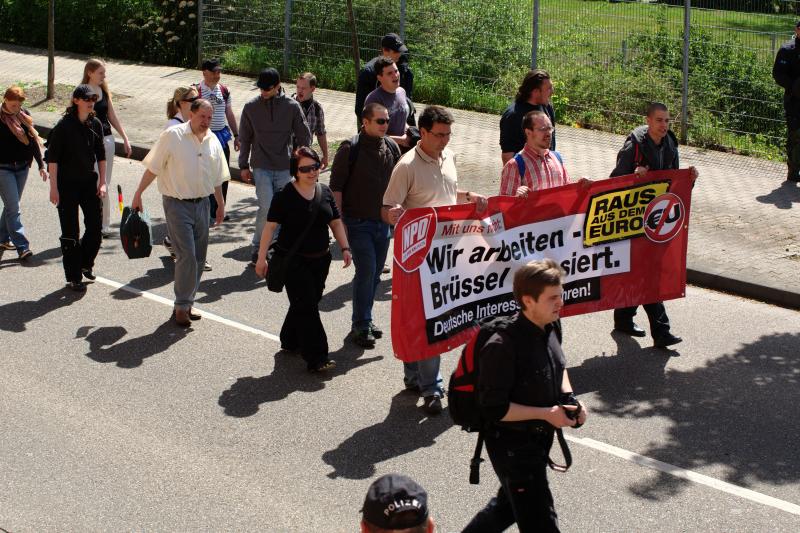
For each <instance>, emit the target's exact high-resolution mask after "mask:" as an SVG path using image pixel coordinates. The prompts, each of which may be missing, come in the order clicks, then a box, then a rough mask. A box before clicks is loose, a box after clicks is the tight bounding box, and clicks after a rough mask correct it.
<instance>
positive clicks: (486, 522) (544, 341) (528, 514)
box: [464, 259, 586, 533]
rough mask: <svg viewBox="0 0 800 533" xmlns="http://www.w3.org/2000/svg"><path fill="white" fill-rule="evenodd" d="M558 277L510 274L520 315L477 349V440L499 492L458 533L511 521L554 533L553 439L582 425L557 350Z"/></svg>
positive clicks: (541, 265)
mask: <svg viewBox="0 0 800 533" xmlns="http://www.w3.org/2000/svg"><path fill="white" fill-rule="evenodd" d="M563 275H564V274H563V271H562V270H561V268H560V267H559V266H558V264H557V263H556V262H555V261H553V260H552V259H545V260H542V261H532V262H530V263H528V264H527V265H525V266H523V267H521V268H520V269H519V270H517V272H516V273H515V274H514V298H515V299H516V300H517V303H518V304H519V305H520V308H521V311H520V313H519V314H517V315H516V316H515V317H514V318H513V319H512V323H511V324H510V325H509V326H508V327H507V328H504V329H503V330H502V331H498V332H497V333H495V334H494V335H492V336H491V337H490V338H489V340H488V341H487V343H486V344H485V345H484V346H483V348H482V349H481V350H480V354H479V356H478V357H479V368H480V373H479V377H478V402H479V405H480V409H481V414H482V415H483V418H484V420H486V421H488V422H489V427H488V428H486V429H485V430H484V432H483V434H484V437H485V443H486V449H487V451H488V452H489V459H490V460H491V462H492V466H493V467H494V471H495V473H497V477H498V478H500V489H499V490H498V491H497V497H495V498H492V499H491V500H490V501H489V504H488V505H487V506H486V507H485V508H484V509H482V510H481V511H480V512H479V513H478V514H477V515H475V517H474V518H473V519H472V521H471V522H470V523H469V525H467V527H466V528H465V529H464V532H467V533H477V532H480V533H491V532H495V531H497V532H499V531H504V530H505V529H507V528H508V527H509V526H511V525H512V524H513V523H515V522H516V524H517V527H518V528H519V531H520V532H521V533H526V532H530V531H536V532H557V531H558V521H557V516H556V512H555V508H554V506H553V496H552V494H551V493H550V487H549V486H548V483H547V474H546V469H547V466H548V463H549V460H548V455H549V452H550V448H551V446H552V444H553V435H554V433H555V431H556V428H559V429H560V428H563V427H567V426H571V427H579V426H581V425H583V423H584V422H586V410H585V409H584V408H583V406H582V405H580V404H579V403H578V402H577V401H576V400H575V397H574V395H573V394H572V385H571V384H570V381H569V376H568V374H567V368H566V360H565V358H564V353H563V352H562V350H561V339H560V325H559V322H558V315H559V312H560V311H561V308H562V307H563V306H564V301H563V300H562V297H561V290H562V289H561V283H562V281H563ZM565 397H566V398H565ZM570 403H572V404H573V405H569V404H570Z"/></svg>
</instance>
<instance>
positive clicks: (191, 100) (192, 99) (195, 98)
mask: <svg viewBox="0 0 800 533" xmlns="http://www.w3.org/2000/svg"><path fill="white" fill-rule="evenodd" d="M199 99H200V97H199V96H193V97H191V98H183V99H182V100H181V102H195V101H197V100H199Z"/></svg>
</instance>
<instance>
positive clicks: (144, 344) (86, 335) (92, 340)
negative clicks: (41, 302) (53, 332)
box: [75, 318, 191, 368]
mask: <svg viewBox="0 0 800 533" xmlns="http://www.w3.org/2000/svg"><path fill="white" fill-rule="evenodd" d="M190 331H191V329H189V328H181V327H178V326H176V325H175V324H174V323H173V321H172V319H171V318H170V319H168V320H167V321H166V322H164V323H162V324H160V325H159V326H158V327H157V328H156V329H155V330H154V331H153V332H152V333H148V334H147V335H142V336H139V337H134V338H131V339H128V340H126V341H123V342H120V341H121V340H122V339H123V338H124V337H125V335H127V334H128V330H127V329H125V328H124V327H122V326H103V327H99V328H96V329H95V328H94V326H82V327H80V328H79V329H78V331H77V332H76V333H75V338H76V339H81V338H83V339H85V340H86V341H87V342H88V343H89V352H88V353H87V354H86V357H88V358H89V359H91V360H92V361H95V362H98V363H116V365H117V366H118V367H119V368H137V367H139V366H141V365H142V363H143V362H144V360H145V359H147V358H149V357H153V356H154V355H158V354H160V353H164V352H166V351H167V350H168V349H169V348H170V347H172V346H173V345H174V344H176V343H178V342H180V341H181V340H182V339H184V338H185V337H186V335H188V334H189V332H190Z"/></svg>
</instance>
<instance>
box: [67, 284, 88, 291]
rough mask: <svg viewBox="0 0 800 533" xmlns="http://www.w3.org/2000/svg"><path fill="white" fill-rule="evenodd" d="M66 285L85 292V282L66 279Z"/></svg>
mask: <svg viewBox="0 0 800 533" xmlns="http://www.w3.org/2000/svg"><path fill="white" fill-rule="evenodd" d="M67 287H69V288H70V289H72V290H73V291H75V292H86V284H85V283H84V282H82V281H68V282H67Z"/></svg>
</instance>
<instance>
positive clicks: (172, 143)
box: [131, 99, 230, 327]
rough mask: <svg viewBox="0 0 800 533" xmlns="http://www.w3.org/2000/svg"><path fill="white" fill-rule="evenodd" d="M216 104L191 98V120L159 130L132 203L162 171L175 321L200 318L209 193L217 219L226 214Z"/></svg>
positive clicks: (188, 322)
mask: <svg viewBox="0 0 800 533" xmlns="http://www.w3.org/2000/svg"><path fill="white" fill-rule="evenodd" d="M212 114H213V108H212V106H211V103H210V102H209V101H208V100H204V99H199V100H195V101H194V102H192V107H191V111H190V112H189V121H188V122H186V123H185V124H181V125H180V126H174V127H172V128H169V129H167V130H165V131H164V132H162V133H161V136H160V137H159V138H158V141H156V144H155V145H154V146H153V149H152V150H150V153H148V154H147V157H145V158H144V164H145V166H146V167H147V168H146V170H145V171H144V174H143V175H142V179H141V181H140V182H139V187H138V188H137V189H136V193H135V194H134V195H133V201H132V202H131V208H132V209H136V210H139V211H141V210H142V193H143V192H144V190H145V189H147V187H148V186H149V185H150V184H151V183H152V182H153V180H154V179H156V177H158V190H159V192H160V193H161V194H162V196H163V204H164V217H165V218H166V219H167V231H168V232H169V236H170V237H171V239H172V246H173V248H174V251H175V315H174V318H175V323H176V324H178V325H179V326H182V327H187V326H189V325H191V320H199V319H200V315H199V314H196V313H194V312H192V304H193V303H194V297H195V294H196V293H197V287H198V285H199V284H200V276H201V275H202V274H203V264H204V263H205V260H206V250H207V249H208V220H209V218H210V216H211V213H210V206H209V199H208V197H209V196H210V195H211V194H213V195H214V197H215V198H216V200H217V209H216V213H215V219H216V223H217V224H220V223H221V222H222V219H223V217H224V216H225V202H224V201H223V200H222V184H223V183H224V182H226V181H228V180H229V179H230V171H229V170H228V164H227V162H226V161H225V153H224V152H223V151H222V146H221V145H220V143H219V141H218V140H217V137H216V135H214V134H213V133H212V132H211V131H210V130H209V125H210V124H211V117H212Z"/></svg>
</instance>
